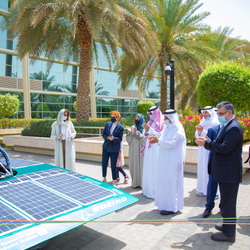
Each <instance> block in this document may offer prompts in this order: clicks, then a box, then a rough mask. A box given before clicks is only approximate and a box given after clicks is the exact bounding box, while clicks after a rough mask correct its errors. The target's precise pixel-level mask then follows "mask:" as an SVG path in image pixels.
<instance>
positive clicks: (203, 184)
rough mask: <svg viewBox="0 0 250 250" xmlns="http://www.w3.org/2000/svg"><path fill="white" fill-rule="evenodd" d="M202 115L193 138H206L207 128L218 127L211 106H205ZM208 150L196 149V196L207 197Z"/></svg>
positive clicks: (215, 115) (216, 118)
mask: <svg viewBox="0 0 250 250" xmlns="http://www.w3.org/2000/svg"><path fill="white" fill-rule="evenodd" d="M201 113H202V114H203V119H202V121H201V122H200V124H199V125H197V126H196V127H195V128H196V132H195V137H196V138H201V137H202V138H206V136H207V132H208V129H209V128H212V127H214V126H217V125H219V121H218V117H217V114H216V113H215V111H214V108H213V107H211V106H206V107H205V108H204V109H202V110H201ZM209 152H210V151H209V150H207V149H205V148H204V147H200V146H199V148H198V164H197V166H198V171H197V185H196V195H198V196H203V195H207V184H208V170H207V164H208V156H209Z"/></svg>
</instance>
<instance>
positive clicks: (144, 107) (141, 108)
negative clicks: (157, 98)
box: [137, 100, 155, 116]
mask: <svg viewBox="0 0 250 250" xmlns="http://www.w3.org/2000/svg"><path fill="white" fill-rule="evenodd" d="M153 106H155V103H154V102H153V101H151V100H144V101H142V102H138V103H137V112H138V113H140V114H142V115H144V116H146V114H147V111H148V110H149V109H150V108H151V107H153Z"/></svg>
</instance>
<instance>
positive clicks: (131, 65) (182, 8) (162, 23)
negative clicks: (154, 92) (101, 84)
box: [119, 0, 213, 111]
mask: <svg viewBox="0 0 250 250" xmlns="http://www.w3.org/2000/svg"><path fill="white" fill-rule="evenodd" d="M154 2H155V5H156V6H157V11H158V14H157V15H155V16H154V17H152V18H150V21H151V26H152V29H153V30H154V31H155V32H156V34H157V39H158V41H159V43H160V46H159V48H158V55H157V56H156V57H154V56H150V57H149V60H148V61H144V62H143V63H142V62H141V61H139V60H138V59H137V60H134V61H131V60H130V61H128V59H127V58H126V56H125V55H124V56H123V57H121V58H120V61H119V63H120V65H119V68H120V69H121V73H120V81H121V84H122V87H123V88H126V87H128V86H129V85H130V84H131V83H132V81H133V80H134V77H133V75H136V81H137V84H138V85H139V87H144V86H145V85H144V84H145V83H147V84H148V80H150V79H152V77H153V76H154V75H158V76H159V77H160V88H161V110H162V111H164V110H166V109H167V85H166V80H167V79H166V76H165V66H166V64H167V62H169V61H170V60H171V59H173V60H174V61H175V79H176V82H177V83H178V84H184V86H186V92H187V91H188V89H189V88H188V85H189V86H192V89H195V86H196V82H197V79H196V78H194V77H193V76H194V75H196V76H198V75H199V74H200V73H201V72H202V68H203V67H204V63H205V61H206V60H205V59H206V58H211V57H212V56H213V54H212V49H211V48H209V46H208V44H207V43H205V41H206V40H207V39H208V38H207V36H206V32H207V31H209V26H207V25H205V24H203V23H202V21H203V20H204V19H205V18H206V17H207V16H208V15H209V14H210V13H209V12H202V13H198V14H197V10H198V9H199V8H200V7H201V6H202V3H199V0H155V1H154ZM142 80H143V81H142ZM187 83H188V84H187ZM186 101H188V100H186Z"/></svg>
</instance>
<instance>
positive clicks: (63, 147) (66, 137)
mask: <svg viewBox="0 0 250 250" xmlns="http://www.w3.org/2000/svg"><path fill="white" fill-rule="evenodd" d="M69 119H70V114H69V111H68V110H66V109H62V110H60V112H59V113H58V116H57V120H56V121H55V122H53V124H52V126H51V127H52V130H51V136H50V137H51V138H52V139H54V141H55V151H54V155H55V165H56V166H57V167H61V168H65V169H68V170H71V171H75V159H76V153H75V144H74V138H75V137H76V131H75V128H74V125H73V123H72V122H71V121H70V120H69Z"/></svg>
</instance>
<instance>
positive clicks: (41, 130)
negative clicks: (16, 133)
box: [21, 120, 55, 137]
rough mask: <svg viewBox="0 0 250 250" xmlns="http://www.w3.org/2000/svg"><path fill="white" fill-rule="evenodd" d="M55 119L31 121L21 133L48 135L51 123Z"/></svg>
mask: <svg viewBox="0 0 250 250" xmlns="http://www.w3.org/2000/svg"><path fill="white" fill-rule="evenodd" d="M54 121H55V120H42V121H38V122H35V121H33V122H31V123H30V126H29V127H26V128H25V129H23V130H22V132H21V135H24V136H25V135H26V136H39V137H50V133H51V125H52V123H53V122H54Z"/></svg>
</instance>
